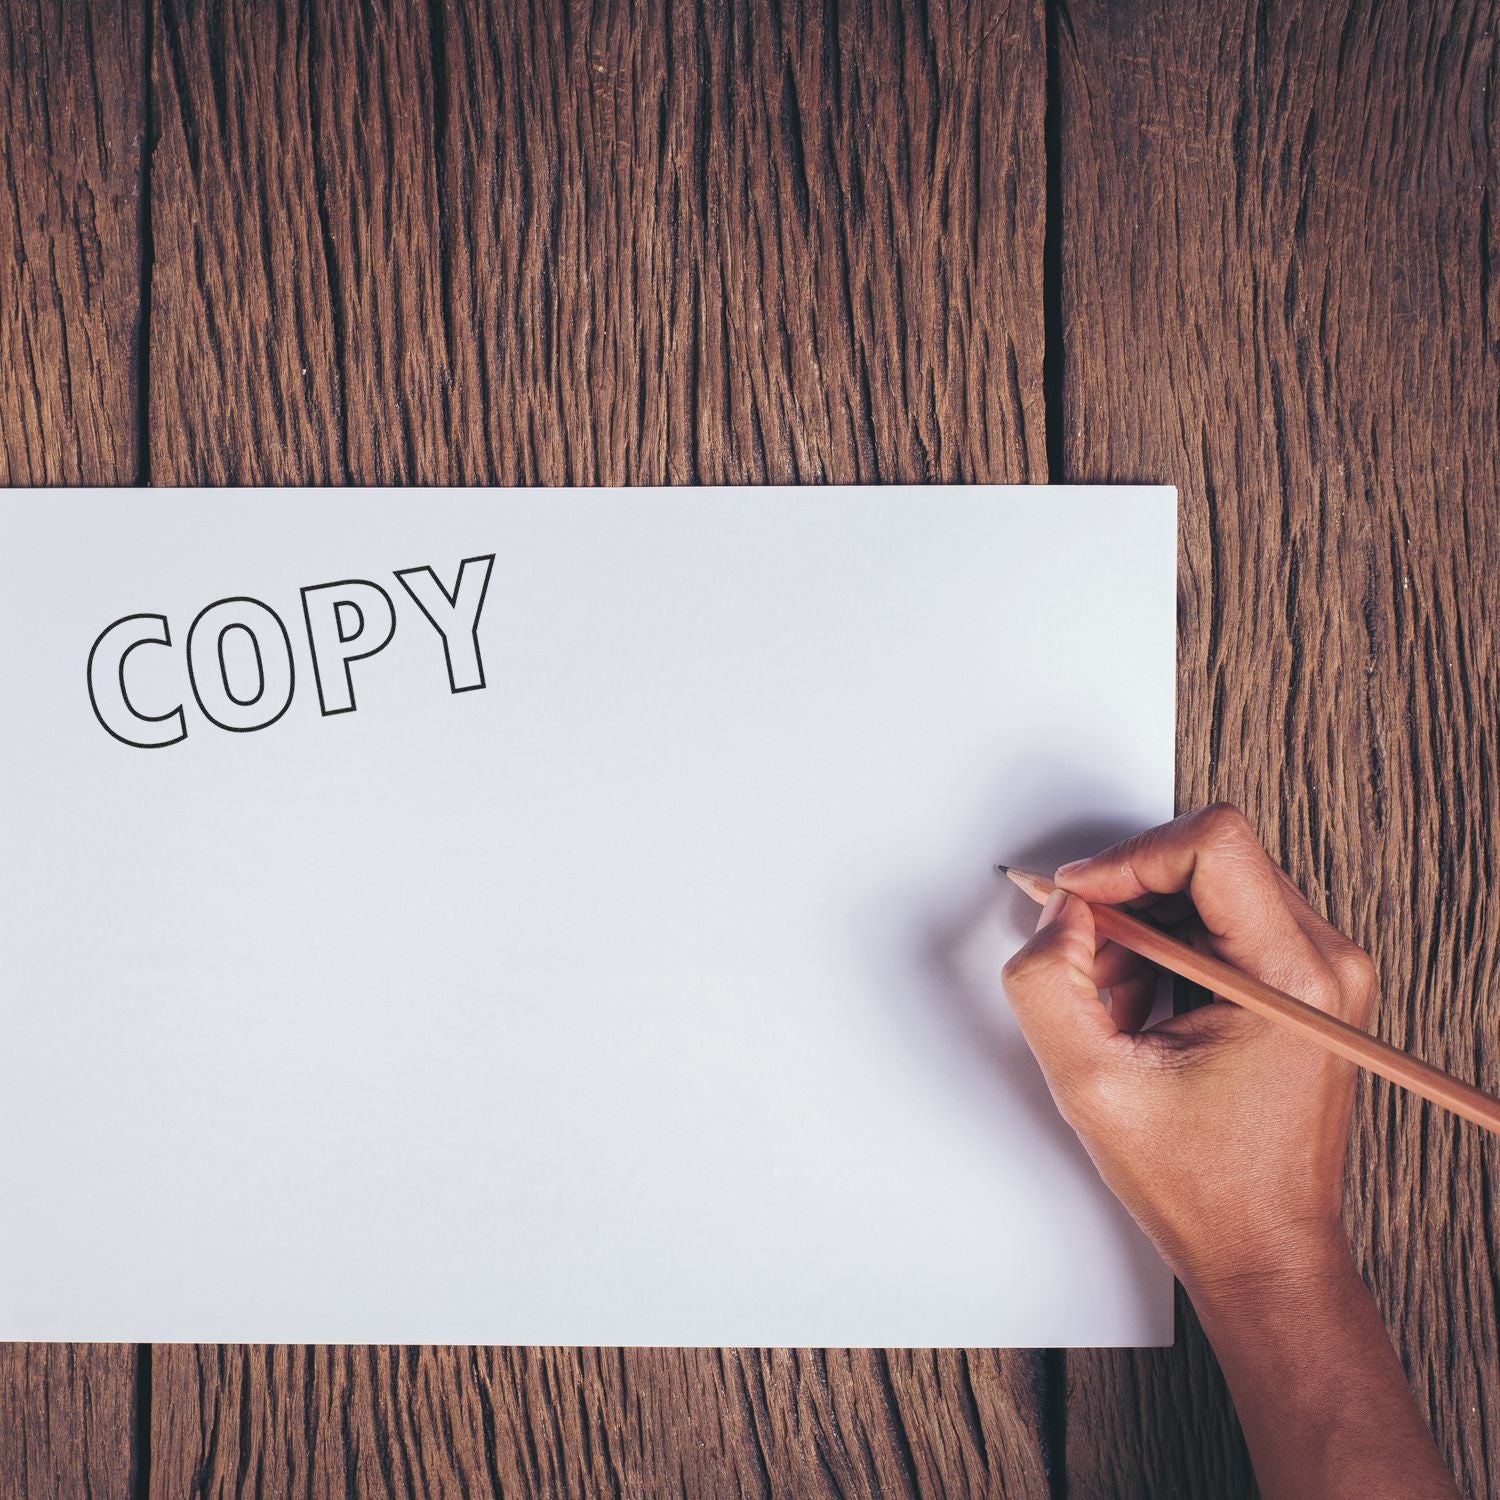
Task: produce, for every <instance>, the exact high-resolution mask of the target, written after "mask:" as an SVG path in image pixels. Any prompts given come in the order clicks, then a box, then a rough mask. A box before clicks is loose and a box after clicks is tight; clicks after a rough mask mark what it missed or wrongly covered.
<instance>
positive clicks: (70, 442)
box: [0, 0, 145, 484]
mask: <svg viewBox="0 0 1500 1500" xmlns="http://www.w3.org/2000/svg"><path fill="white" fill-rule="evenodd" d="M142 45H143V39H142V17H141V7H140V5H139V4H132V3H129V0H117V3H111V4H98V5H91V4H88V3H87V0H68V3H63V4H55V5H34V4H25V3H23V0H6V3H4V4H0V132H3V141H4V149H3V150H0V181H3V183H4V196H3V211H0V256H3V257H4V267H5V269H4V281H3V283H0V483H3V484H119V483H123V482H128V481H129V480H130V479H132V478H134V476H135V472H136V458H137V455H136V451H135V449H136V400H135V396H136V390H135V381H136V372H135V345H136V330H137V320H138V318H139V315H140V279H141V244H140V234H139V222H138V221H139V216H140V198H139V188H140V172H141V153H142V136H143V132H144V127H145V114H144V94H143V87H142V78H141V62H142Z"/></svg>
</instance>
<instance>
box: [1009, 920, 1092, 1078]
mask: <svg viewBox="0 0 1500 1500" xmlns="http://www.w3.org/2000/svg"><path fill="white" fill-rule="evenodd" d="M1093 971H1094V913H1093V911H1092V910H1091V909H1090V907H1089V904H1088V902H1086V901H1084V900H1081V899H1080V898H1079V897H1077V896H1070V895H1068V894H1067V893H1066V892H1063V891H1054V892H1053V893H1052V895H1051V896H1049V897H1048V898H1047V904H1046V905H1045V906H1044V907H1043V908H1042V915H1041V917H1040V918H1039V920H1038V922H1037V929H1036V933H1035V935H1034V936H1033V937H1032V938H1031V940H1030V941H1029V942H1028V943H1026V945H1025V946H1024V947H1022V948H1021V949H1019V950H1018V951H1017V953H1016V954H1015V956H1014V957H1013V958H1012V959H1011V960H1010V962H1009V963H1008V964H1006V966H1005V970H1004V974H1003V976H1002V977H1003V978H1004V981H1005V993H1006V995H1007V997H1008V998H1009V1000H1010V1004H1011V1009H1012V1010H1013V1011H1015V1013H1016V1020H1017V1021H1019V1022H1020V1024H1021V1031H1022V1033H1023V1035H1024V1036H1025V1038H1026V1043H1027V1045H1028V1046H1029V1047H1030V1048H1031V1050H1032V1051H1033V1052H1034V1053H1035V1054H1036V1058H1037V1061H1038V1062H1039V1063H1041V1065H1042V1071H1043V1072H1044V1073H1045V1074H1046V1075H1047V1079H1048V1082H1049V1083H1052V1082H1056V1081H1057V1080H1058V1079H1059V1078H1066V1077H1069V1076H1071V1075H1074V1074H1075V1073H1076V1071H1077V1070H1078V1069H1079V1068H1081V1067H1083V1066H1086V1065H1088V1064H1090V1063H1093V1062H1095V1061H1097V1059H1098V1057H1099V1055H1100V1053H1101V1051H1102V1049H1103V1048H1104V1047H1105V1046H1106V1045H1107V1044H1108V1043H1109V1042H1110V1041H1111V1040H1112V1039H1113V1038H1114V1037H1115V1036H1116V1035H1117V1028H1116V1027H1115V1023H1114V1022H1113V1021H1112V1020H1110V1017H1109V1011H1108V1010H1107V1009H1106V1008H1105V1006H1104V1004H1103V1003H1102V1002H1101V1000H1100V999H1099V988H1098V986H1097V985H1096V984H1095V983H1094V977H1093Z"/></svg>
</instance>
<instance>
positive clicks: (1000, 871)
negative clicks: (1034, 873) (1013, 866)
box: [995, 865, 1010, 875]
mask: <svg viewBox="0 0 1500 1500" xmlns="http://www.w3.org/2000/svg"><path fill="white" fill-rule="evenodd" d="M995 874H997V875H1009V874H1010V866H1009V865H996V866H995Z"/></svg>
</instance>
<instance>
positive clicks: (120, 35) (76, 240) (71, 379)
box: [0, 0, 145, 1497]
mask: <svg viewBox="0 0 1500 1500" xmlns="http://www.w3.org/2000/svg"><path fill="white" fill-rule="evenodd" d="M143 46H144V37H143V34H142V17H141V9H140V6H139V5H134V4H128V3H127V4H123V5H121V4H103V3H101V4H96V5H91V4H89V3H88V0H70V3H66V4H60V5H21V4H19V3H11V4H6V5H0V182H3V184H4V192H3V195H0V265H3V271H0V278H3V279H0V484H67V483H85V484H128V483H129V482H130V481H131V480H132V479H133V478H134V477H135V473H136V425H137V424H136V384H135V348H136V332H137V318H138V312H139V298H138V289H139V284H140V271H141V247H140V238H139V214H140V202H139V184H140V163H141V149H142V133H143V122H144V114H143V105H144V100H145V94H144V88H143V69H142V63H143V58H144V53H143ZM135 1398H136V1390H135V1352H134V1350H132V1349H131V1348H130V1347H129V1346H128V1345H109V1346H99V1345H82V1346H79V1347H77V1348H66V1347H62V1348H58V1347H44V1346H35V1347H27V1346H25V1345H16V1344H8V1345H0V1496H3V1497H9V1496H12V1495H28V1496H43V1495H57V1496H73V1495H85V1494H96V1495H109V1494H113V1495H123V1494H125V1493H126V1492H127V1490H128V1488H129V1485H130V1476H131V1466H132V1461H133V1452H132V1423H133V1412H134V1405H133V1403H134V1401H135Z"/></svg>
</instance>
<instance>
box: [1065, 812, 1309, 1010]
mask: <svg viewBox="0 0 1500 1500" xmlns="http://www.w3.org/2000/svg"><path fill="white" fill-rule="evenodd" d="M1057 884H1058V885H1059V886H1061V887H1062V888H1063V889H1064V890H1067V891H1071V892H1072V893H1073V894H1074V895H1076V896H1082V897H1083V899H1084V900H1085V901H1091V902H1095V903H1100V904H1108V905H1111V906H1118V905H1121V904H1123V903H1124V902H1127V901H1135V900H1138V899H1139V898H1140V897H1142V896H1148V895H1169V894H1171V893H1173V892H1176V891H1186V892H1187V893H1188V895H1189V896H1190V897H1191V898H1192V901H1193V905H1194V906H1195V907H1196V908H1197V911H1198V916H1199V918H1200V919H1201V920H1202V922H1203V925H1204V927H1205V928H1206V929H1207V931H1208V934H1209V936H1210V939H1211V945H1212V947H1213V949H1214V951H1215V952H1216V953H1217V954H1218V955H1219V956H1220V957H1221V958H1224V959H1226V960H1227V961H1228V962H1230V963H1232V964H1234V965H1235V967H1236V968H1239V969H1243V970H1244V971H1245V972H1246V973H1249V974H1253V975H1255V977H1256V978H1258V979H1262V980H1264V981H1265V982H1266V983H1268V984H1275V985H1277V986H1278V987H1279V988H1282V989H1290V990H1291V992H1292V993H1293V994H1296V993H1298V992H1299V990H1300V991H1306V990H1309V989H1310V990H1312V991H1313V993H1312V994H1307V995H1306V996H1305V998H1307V999H1309V1000H1315V1001H1316V1000H1317V999H1320V998H1322V995H1321V993H1320V992H1321V991H1323V990H1325V989H1329V988H1330V987H1331V986H1332V984H1333V981H1334V975H1333V971H1332V969H1331V968H1330V966H1329V965H1328V963H1327V961H1326V959H1325V957H1324V955H1323V954H1322V953H1321V952H1320V951H1319V949H1318V947H1317V946H1316V944H1314V943H1313V941H1312V939H1311V938H1310V937H1309V935H1308V933H1307V931H1306V929H1305V928H1304V926H1303V924H1302V923H1301V922H1300V921H1299V920H1298V917H1297V914H1296V912H1295V911H1294V909H1293V908H1292V906H1291V904H1290V902H1289V900H1288V895H1287V882H1286V880H1285V877H1284V876H1283V875H1282V873H1281V871H1280V869H1279V868H1278V867H1277V866H1276V865H1275V864H1273V863H1272V861H1271V857H1270V856H1269V855H1268V854H1267V853H1266V851H1265V850H1264V849H1263V848H1262V847H1261V844H1260V840H1259V839H1257V838H1256V836H1255V831H1254V830H1253V829H1252V828H1251V826H1250V824H1249V822H1248V820H1247V819H1246V818H1245V815H1244V814H1243V813H1242V812H1241V811H1240V810H1239V809H1238V808H1237V807H1233V806H1231V805H1230V804H1229V803H1225V802H1217V803H1212V804H1210V805H1209V806H1208V807H1201V808H1199V809H1198V810H1197V811H1196V812H1191V813H1186V814H1184V815H1183V816H1182V817H1180V818H1175V819H1173V821H1172V822H1170V823H1163V824H1161V825H1160V826H1159V827H1157V828H1151V829H1148V830H1147V831H1146V832H1145V833H1140V834H1137V835H1136V836H1135V837H1134V838H1129V839H1126V840H1125V841H1124V842H1123V843H1119V844H1116V845H1115V846H1114V847H1113V848H1110V849H1106V850H1104V852H1103V853H1102V854H1096V855H1094V856H1093V857H1092V858H1090V859H1082V860H1075V861H1074V862H1073V863H1072V864H1068V865H1064V866H1062V868H1061V869H1059V870H1058V872H1057Z"/></svg>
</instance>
